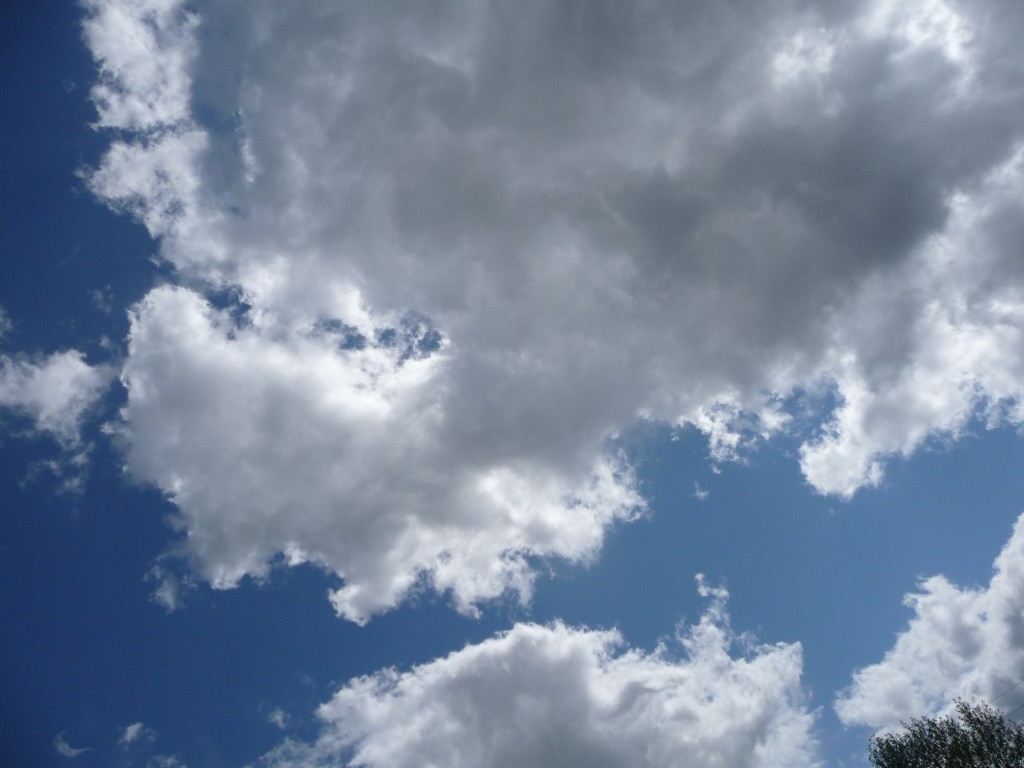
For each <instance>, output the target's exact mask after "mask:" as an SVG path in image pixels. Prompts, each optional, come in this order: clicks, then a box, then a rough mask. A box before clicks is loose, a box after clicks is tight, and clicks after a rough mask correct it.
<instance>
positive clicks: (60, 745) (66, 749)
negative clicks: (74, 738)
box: [53, 731, 90, 757]
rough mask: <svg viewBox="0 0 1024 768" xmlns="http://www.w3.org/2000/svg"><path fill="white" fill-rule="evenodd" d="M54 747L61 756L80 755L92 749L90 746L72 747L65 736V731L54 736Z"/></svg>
mask: <svg viewBox="0 0 1024 768" xmlns="http://www.w3.org/2000/svg"><path fill="white" fill-rule="evenodd" d="M53 748H54V749H55V750H56V752H57V754H58V755H60V756H61V757H78V756H79V755H81V754H83V753H84V752H88V751H89V749H90V748H89V747H77V748H76V747H72V746H71V745H70V744H68V742H67V739H65V738H64V731H61V732H60V733H58V734H57V735H56V736H54V737H53Z"/></svg>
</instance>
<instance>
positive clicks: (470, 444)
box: [86, 0, 1024, 621]
mask: <svg viewBox="0 0 1024 768" xmlns="http://www.w3.org/2000/svg"><path fill="white" fill-rule="evenodd" d="M88 8H89V9H90V11H89V17H88V19H87V21H86V35H87V40H88V42H89V45H90V46H91V48H92V51H93V54H94V56H95V58H96V60H97V62H98V63H99V68H100V80H99V82H98V83H97V85H96V87H95V89H94V91H93V94H94V99H95V100H96V103H97V105H98V108H99V115H100V117H99V121H98V122H99V124H100V125H102V126H106V127H110V128H115V129H119V130H118V131H117V132H116V133H112V136H114V137H115V138H114V140H113V141H112V144H111V147H110V149H109V152H108V153H107V154H106V155H105V157H104V158H103V160H102V162H101V163H100V164H99V165H98V167H97V168H95V169H94V171H93V172H92V173H91V174H90V176H89V183H90V185H91V188H92V189H93V191H94V192H95V193H96V194H97V195H98V196H99V197H100V198H102V199H104V200H106V201H107V202H108V203H109V204H110V205H111V206H113V207H115V208H117V209H119V210H126V211H129V212H131V213H132V214H133V215H135V216H136V217H138V218H139V219H140V220H141V221H142V222H144V223H145V225H146V226H147V227H148V228H149V230H150V232H151V233H152V234H153V235H154V237H157V238H159V239H160V240H161V254H162V256H163V258H164V259H166V260H167V261H168V262H169V263H170V264H171V265H173V266H174V267H175V268H176V269H177V274H178V276H179V281H178V282H179V285H177V286H164V287H160V288H157V289H155V290H154V291H152V292H151V293H150V294H148V295H147V296H146V297H145V298H143V299H142V301H141V302H140V303H139V304H138V305H137V306H136V307H135V308H134V313H133V324H132V329H131V336H130V354H129V357H128V360H127V363H126V366H125V369H124V382H125V385H126V387H127V388H128V404H127V406H126V407H125V409H124V412H123V414H122V421H121V424H120V427H119V432H120V435H121V437H122V439H123V443H124V446H125V451H126V457H127V465H128V467H129V469H130V471H131V472H132V474H133V475H134V476H135V477H137V478H138V479H140V480H142V481H145V482H149V483H152V484H154V485H156V486H158V487H159V488H161V489H162V490H163V491H164V492H166V493H167V495H168V496H169V497H170V498H171V499H172V500H173V501H174V503H175V504H176V505H177V507H178V509H179V511H180V515H179V523H180V526H181V528H182V530H183V531H184V533H185V538H184V542H185V543H184V550H185V551H186V553H187V554H188V556H189V557H190V559H191V561H192V563H193V566H194V568H195V570H196V572H197V573H199V574H201V575H202V576H203V577H204V578H206V579H208V580H209V581H210V582H211V583H213V584H214V585H217V586H230V585H233V584H235V583H237V582H238V581H239V579H241V578H242V577H244V576H247V575H248V576H255V577H261V576H263V575H264V574H265V573H266V572H267V568H268V567H269V566H268V564H269V563H271V562H274V561H275V558H283V561H284V562H301V561H313V562H316V563H319V564H321V565H322V566H324V567H325V568H328V569H330V570H332V571H334V572H336V573H338V574H340V575H341V576H342V577H343V578H344V582H343V586H342V587H341V588H340V589H339V590H338V591H336V592H335V593H334V595H333V599H334V602H335V605H336V607H337V609H338V611H339V612H340V613H341V614H343V615H345V616H348V617H349V618H352V619H356V620H360V621H361V620H364V619H366V618H367V617H368V616H370V615H372V614H373V613H375V612H379V611H382V610H386V609H387V608H389V607H391V606H393V605H394V604H396V602H397V601H399V600H401V599H402V597H403V595H406V594H408V593H409V592H410V591H411V590H415V589H419V588H424V587H428V588H434V589H437V590H439V591H447V592H449V593H450V594H451V596H452V599H453V601H454V602H455V604H456V605H457V606H459V607H460V608H461V609H462V610H466V611H472V610H473V606H474V605H475V604H476V603H477V602H478V601H480V600H483V599H486V598H488V597H492V596H494V595H497V594H500V593H501V592H503V591H505V590H509V589H511V590H514V591H518V592H519V593H520V595H522V596H527V595H528V594H529V588H530V560H531V558H534V557H547V556H560V557H564V558H568V559H570V560H585V559H587V558H590V557H592V556H593V555H594V554H595V553H596V552H597V550H598V548H599V546H600V544H601V540H602V536H603V533H604V531H605V530H606V529H607V528H608V526H609V525H611V524H613V523H614V522H615V521H617V520H623V519H628V518H630V517H632V516H635V515H636V513H637V512H638V510H640V509H642V501H641V500H640V499H639V497H638V496H637V491H636V487H635V483H634V480H633V476H632V474H631V472H630V470H629V467H628V466H626V465H625V464H624V463H623V460H622V459H621V458H620V457H618V456H616V455H615V453H614V451H613V450H612V449H611V448H610V445H611V444H612V441H613V439H614V437H615V435H616V434H618V432H619V431H620V430H622V429H625V428H627V427H628V426H629V425H630V424H631V423H633V422H634V421H635V420H636V419H637V418H648V419H656V420H663V421H666V422H669V423H676V424H687V423H689V424H694V425H697V426H698V427H699V428H701V429H703V430H704V431H706V432H707V433H708V435H709V439H710V444H711V450H712V454H713V457H714V458H715V459H716V460H725V459H728V458H730V457H732V456H735V455H736V454H737V453H742V451H743V450H745V446H747V445H748V444H749V443H750V442H751V441H754V440H760V439H764V438H766V437H770V436H771V435H772V434H775V433H777V432H779V431H780V430H796V429H800V430H806V431H805V432H801V433H800V434H798V437H800V438H801V439H802V440H803V441H804V442H803V447H802V449H801V451H800V455H799V459H800V462H801V465H802V467H803V470H804V473H805V476H806V478H807V480H808V482H809V483H810V484H811V485H812V486H813V487H814V488H815V489H817V490H818V491H820V492H822V493H829V494H836V495H839V496H850V495H852V494H853V493H854V492H856V491H857V489H859V488H861V487H864V486H865V485H872V484H877V483H878V482H880V481H881V479H882V477H883V472H884V464H885V461H886V459H887V458H888V457H891V456H893V455H908V454H910V453H911V452H913V451H914V450H915V449H916V448H917V447H919V446H920V445H921V444H922V443H923V442H924V441H926V440H928V439H929V438H930V437H932V436H934V435H942V436H944V437H950V436H953V437H955V436H956V435H957V434H958V433H959V432H960V431H961V430H962V429H964V428H965V425H966V424H968V423H969V422H970V421H971V420H972V419H973V418H974V417H975V416H977V415H978V414H982V415H983V416H984V417H985V418H987V419H988V420H989V421H991V422H993V423H995V422H999V421H1003V420H1009V421H1011V422H1016V423H1020V422H1021V421H1024V410H1022V409H1021V406H1020V396H1021V392H1022V387H1024V384H1022V382H1024V339H1022V337H1021V333H1022V325H1024V270H1022V269H1021V266H1020V265H1021V264H1022V263H1024V260H1022V259H1021V258H1020V243H1021V242H1022V237H1021V235H1022V234H1024V232H1022V229H1024V224H1022V222H1024V217H1022V215H1021V214H1022V211H1021V203H1020V201H1021V199H1022V197H1021V191H1022V187H1024V168H1022V155H1021V146H1022V139H1024V127H1022V126H1024V120H1022V117H1024V114H1022V107H1024V98H1022V96H1021V93H1020V86H1019V77H1018V72H1019V68H1020V65H1021V63H1022V62H1021V56H1022V54H1021V53H1020V52H1019V50H1020V49H1019V46H1018V45H1017V44H1016V41H1015V39H1014V37H1013V34H1012V30H1013V29H1015V28H1017V27H1018V26H1019V25H1018V24H1015V23H1014V22H1015V21H1024V19H1022V18H1021V16H1022V15H1024V10H1022V8H1021V7H1020V6H1019V4H1017V3H1012V2H999V3H995V4H989V5H986V6H981V5H978V4H976V3H966V2H956V1H955V0H930V1H929V2H926V3H921V2H898V1H897V0H863V1H862V2H853V3H846V4H843V5H842V7H841V8H839V7H837V6H836V5H835V4H833V3H824V2H822V3H816V2H804V1H803V0H801V1H800V2H797V0H771V1H770V2H764V0H759V1H758V2H752V1H748V0H731V1H730V2H716V3H710V2H709V3H685V4H680V3H674V2H665V1H662V0H635V1H633V2H628V3H617V2H614V3H613V2H592V1H591V0H586V1H584V0H557V2H548V1H547V0H545V1H543V2H541V1H540V0H537V1H536V2H535V1H533V0H526V2H519V3H514V4H512V3H507V2H503V1H501V0H494V1H493V2H478V1H476V0H474V1H473V2H470V1H469V0H431V1H430V2H424V3H401V2H351V3H344V4H338V3H334V2H318V1H316V0H308V1H307V2H301V3H289V4H281V3H277V2H271V1H270V0H246V1H245V2H241V1H240V0H201V1H200V2H190V3H187V4H186V3H183V2H177V1H176V0H91V2H90V3H89V4H88ZM821 403H834V404H835V407H834V408H831V409H819V412H818V413H817V417H816V418H817V422H816V424H812V426H811V427H810V428H806V419H804V418H800V419H792V418H791V415H792V412H794V409H795V410H797V411H799V412H800V413H801V414H803V413H805V412H806V410H807V407H810V408H811V409H812V412H813V408H814V407H815V406H816V404H821ZM805 406H806V407H805Z"/></svg>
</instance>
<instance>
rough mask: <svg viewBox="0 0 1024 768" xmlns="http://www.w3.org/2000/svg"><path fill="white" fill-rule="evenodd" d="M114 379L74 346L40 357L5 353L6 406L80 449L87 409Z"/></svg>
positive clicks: (0, 396) (0, 403)
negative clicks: (73, 347)
mask: <svg viewBox="0 0 1024 768" xmlns="http://www.w3.org/2000/svg"><path fill="white" fill-rule="evenodd" d="M112 378H113V371H112V370H111V369H110V368H109V367H107V366H90V365H89V364H88V363H87V362H86V361H85V356H84V355H83V354H82V353H81V352H79V351H77V350H73V349H69V350H65V351H63V352H55V353H53V354H51V355H40V356H35V357H27V356H10V355H0V408H8V409H11V410H13V411H14V412H16V413H18V414H20V415H22V416H26V417H28V418H29V419H31V421H32V430H33V431H35V432H38V433H42V434H47V435H50V436H51V437H53V438H55V439H56V440H57V441H58V442H59V443H60V444H61V445H62V446H63V447H64V448H67V449H75V448H76V447H78V446H79V444H80V442H81V434H80V431H81V426H82V422H83V419H84V418H85V416H86V413H87V412H88V410H89V409H90V408H91V407H92V406H93V405H95V403H96V401H97V400H98V399H99V398H100V396H101V395H102V394H103V393H104V392H105V391H106V389H107V387H108V386H109V385H110V381H111V379H112Z"/></svg>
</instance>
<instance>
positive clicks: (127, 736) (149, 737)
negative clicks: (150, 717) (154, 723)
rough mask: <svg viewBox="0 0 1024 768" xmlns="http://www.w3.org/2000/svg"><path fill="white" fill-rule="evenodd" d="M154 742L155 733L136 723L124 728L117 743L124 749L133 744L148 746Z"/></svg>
mask: <svg viewBox="0 0 1024 768" xmlns="http://www.w3.org/2000/svg"><path fill="white" fill-rule="evenodd" d="M155 740H156V731H154V730H153V729H152V728H150V727H149V726H147V725H146V724H145V723H143V722H138V723H132V724H131V725H129V726H126V727H125V729H124V732H123V733H122V734H121V738H119V739H118V740H117V743H118V744H119V745H120V746H122V747H124V748H128V747H130V746H132V745H133V744H149V743H152V742H153V741H155Z"/></svg>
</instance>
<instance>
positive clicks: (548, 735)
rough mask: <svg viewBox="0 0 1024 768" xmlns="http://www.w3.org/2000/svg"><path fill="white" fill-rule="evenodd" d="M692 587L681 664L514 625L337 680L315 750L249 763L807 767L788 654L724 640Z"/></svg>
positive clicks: (718, 622) (810, 752) (282, 767)
mask: <svg viewBox="0 0 1024 768" xmlns="http://www.w3.org/2000/svg"><path fill="white" fill-rule="evenodd" d="M701 589H702V592H703V593H704V594H705V595H711V596H713V598H714V599H713V601H712V605H711V607H710V609H709V610H708V612H707V613H706V614H705V615H704V616H703V618H702V619H701V620H700V622H699V623H698V624H696V625H694V626H692V627H690V628H689V630H688V631H686V632H685V633H681V634H680V636H679V637H678V642H679V643H680V644H681V647H682V650H683V654H682V657H681V658H677V657H676V656H675V655H673V653H672V652H671V651H670V650H669V649H668V648H666V647H660V648H658V649H657V650H655V651H654V652H653V653H643V652H641V651H638V650H633V649H629V648H627V647H625V646H624V643H623V640H622V638H621V636H620V635H619V634H618V633H617V632H614V631H597V630H590V629H583V628H571V627H567V626H564V625H562V624H554V625H552V626H546V627H544V626H538V625H535V624H518V625H516V626H515V627H514V628H513V629H511V630H510V631H509V632H507V633H505V634H503V635H500V636H497V637H494V638H492V639H490V640H486V641H484V642H482V643H480V644H479V645H474V646H468V647H467V648H465V649H463V650H461V651H459V652H457V653H453V654H451V655H450V656H447V657H445V658H442V659H437V660H435V661H433V662H430V663H428V664H424V665H422V666H419V667H415V668H413V669H412V670H410V671H408V672H403V673H400V672H397V671H395V670H385V671H381V672H378V673H376V674H374V675H370V676H367V677H361V678H357V679H355V680H352V681H350V682H349V683H348V684H347V685H345V686H344V687H343V688H342V689H341V690H339V691H338V692H337V693H336V694H335V695H334V697H333V698H332V699H331V700H330V701H329V702H328V703H326V704H324V705H323V706H321V708H320V710H319V715H320V718H321V720H322V721H323V727H322V730H321V734H320V737H319V738H318V739H317V740H316V741H315V742H313V743H311V744H303V743H298V742H292V741H288V742H286V743H285V744H284V745H282V746H281V747H279V748H278V749H276V750H275V751H274V752H272V753H270V754H268V755H266V756H265V757H264V758H263V761H262V762H261V765H263V766H264V768H289V767H290V766H300V765H301V766H327V765H332V766H340V765H351V766H356V765H358V766H366V767H367V768H374V767H375V766H388V767H389V768H404V767H405V766H417V768H418V767H419V766H424V765H430V766H442V765H443V766H450V767H451V768H462V767H463V766H466V767H467V768H468V767H469V766H472V767H473V768H496V767H497V766H501V767H502V768H516V766H524V767H525V766H538V765H543V766H549V767H550V768H561V767H562V766H566V767H568V766H580V765H589V766H601V768H613V767H615V766H622V767H623V768H625V767H626V766H630V768H636V767H640V766H644V767H646V766H676V765H687V766H693V767H694V768H711V767H712V766H714V767H715V768H725V767H726V766H728V767H729V768H753V767H754V766H760V767H762V768H767V767H768V766H777V767H778V768H782V767H783V766H785V767H786V768H799V767H800V766H812V765H817V764H818V763H817V759H816V757H815V755H816V745H815V743H814V741H813V739H812V738H811V737H810V730H811V726H812V725H813V721H814V716H813V715H812V714H811V713H809V712H807V710H806V709H805V708H804V706H803V703H802V698H803V697H802V693H801V690H800V674H801V667H802V661H801V649H800V646H799V645H784V644H780V645H774V646H767V645H758V644H756V643H754V642H753V641H752V640H751V639H750V638H747V637H740V638H737V637H736V636H735V635H734V634H733V632H732V630H731V629H730V628H729V624H728V616H727V615H726V614H725V607H724V601H725V598H726V594H725V591H724V590H720V589H719V590H709V589H708V588H707V587H705V586H703V584H702V586H701ZM734 642H736V643H739V644H740V645H742V646H743V653H742V654H741V656H740V657H739V658H733V657H732V656H731V655H730V650H731V646H732V644H733V643H734Z"/></svg>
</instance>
